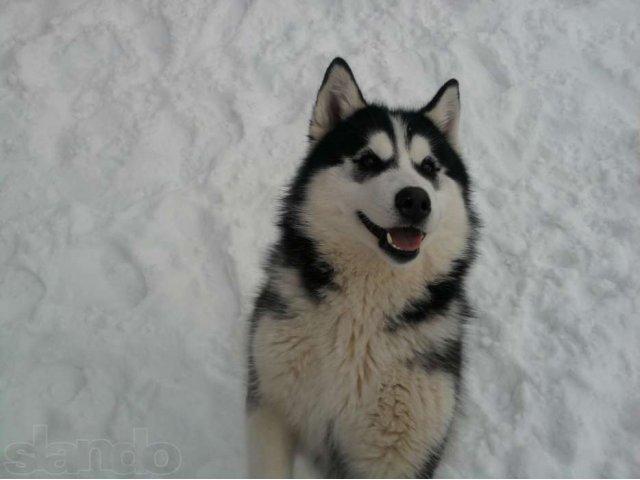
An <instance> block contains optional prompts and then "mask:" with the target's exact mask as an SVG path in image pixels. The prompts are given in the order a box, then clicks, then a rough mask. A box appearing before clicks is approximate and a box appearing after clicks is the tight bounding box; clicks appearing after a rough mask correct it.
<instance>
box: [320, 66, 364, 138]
mask: <svg viewBox="0 0 640 480" xmlns="http://www.w3.org/2000/svg"><path fill="white" fill-rule="evenodd" d="M366 105H367V103H366V102H365V100H364V97H363V96H362V92H360V88H359V87H358V84H357V83H356V80H355V78H353V73H351V69H350V68H349V65H347V62H345V61H344V60H343V59H342V58H340V57H337V58H335V59H334V60H333V61H332V62H331V64H330V65H329V68H327V71H326V73H325V74H324V79H323V80H322V86H321V87H320V90H319V91H318V97H317V98H316V104H315V106H314V107H313V114H312V115H311V122H310V125H309V139H310V140H311V141H312V142H317V141H318V140H320V139H321V138H322V137H324V136H325V135H326V134H327V133H328V132H329V131H330V130H332V129H333V128H334V127H335V126H336V125H337V124H338V123H340V122H341V121H342V120H344V119H345V118H347V117H349V116H351V115H352V114H354V113H355V112H356V111H358V110H360V109H361V108H364V107H365V106H366Z"/></svg>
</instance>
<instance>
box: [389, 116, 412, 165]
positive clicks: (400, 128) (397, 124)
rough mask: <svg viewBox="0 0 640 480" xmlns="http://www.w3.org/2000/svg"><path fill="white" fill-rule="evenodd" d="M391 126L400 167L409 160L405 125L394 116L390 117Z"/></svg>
mask: <svg viewBox="0 0 640 480" xmlns="http://www.w3.org/2000/svg"><path fill="white" fill-rule="evenodd" d="M391 125H393V134H394V135H395V137H396V146H397V148H398V152H397V155H398V164H399V165H402V164H403V163H406V162H408V160H409V152H408V151H407V134H406V125H405V124H404V123H403V122H402V120H400V119H399V118H398V117H396V116H395V115H392V116H391Z"/></svg>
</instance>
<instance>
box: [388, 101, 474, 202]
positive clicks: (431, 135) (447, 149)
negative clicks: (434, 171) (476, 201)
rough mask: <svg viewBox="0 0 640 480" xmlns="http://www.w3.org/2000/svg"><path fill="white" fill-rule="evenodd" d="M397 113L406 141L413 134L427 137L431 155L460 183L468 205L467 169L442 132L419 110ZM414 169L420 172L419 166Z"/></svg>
mask: <svg viewBox="0 0 640 480" xmlns="http://www.w3.org/2000/svg"><path fill="white" fill-rule="evenodd" d="M399 115H400V116H401V117H402V119H403V121H404V122H405V124H406V125H407V137H408V138H407V141H408V142H409V145H410V144H411V139H412V138H413V136H414V135H422V136H423V137H425V138H426V139H427V141H428V142H429V145H430V146H431V150H432V152H433V157H435V159H437V162H438V163H437V164H438V166H439V167H440V168H441V169H442V171H443V172H444V173H445V174H446V175H447V176H449V177H450V178H452V179H453V180H454V181H456V182H457V183H459V184H460V185H461V187H462V192H463V195H464V197H465V202H466V203H467V205H468V206H469V205H470V198H469V197H470V182H469V177H468V174H467V170H466V168H465V166H464V164H463V162H462V159H461V158H460V157H459V156H458V154H457V153H456V152H455V150H453V148H451V146H450V145H449V143H448V142H447V140H446V138H445V136H444V135H443V134H442V132H441V131H440V130H438V128H437V127H436V126H435V125H434V124H433V122H432V121H431V120H429V119H428V118H427V117H426V116H425V115H424V114H422V113H420V112H406V111H403V112H399ZM416 170H418V171H419V172H420V170H419V167H418V168H416ZM421 173H422V172H421ZM427 178H428V177H427Z"/></svg>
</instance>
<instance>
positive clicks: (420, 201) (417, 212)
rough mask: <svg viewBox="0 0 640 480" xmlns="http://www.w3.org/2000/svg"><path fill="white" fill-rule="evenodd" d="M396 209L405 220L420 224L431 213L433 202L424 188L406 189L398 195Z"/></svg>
mask: <svg viewBox="0 0 640 480" xmlns="http://www.w3.org/2000/svg"><path fill="white" fill-rule="evenodd" d="M396 208H397V209H398V211H399V212H400V215H401V216H402V218H404V219H405V220H408V221H410V222H411V223H420V222H422V221H423V220H424V219H425V218H427V216H429V213H431V200H430V199H429V194H428V193H427V192H426V191H424V190H423V189H422V188H420V187H405V188H403V189H402V190H400V191H399V192H398V193H397V194H396Z"/></svg>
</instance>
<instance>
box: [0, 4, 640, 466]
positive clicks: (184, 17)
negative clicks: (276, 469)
mask: <svg viewBox="0 0 640 480" xmlns="http://www.w3.org/2000/svg"><path fill="white" fill-rule="evenodd" d="M336 55H340V56H343V57H345V58H346V59H347V60H348V61H349V62H350V64H351V66H352V67H353V69H354V72H355V74H356V77H357V79H358V81H359V83H360V86H361V87H362V89H363V92H364V93H365V96H366V97H367V98H369V99H379V100H383V101H385V102H389V103H391V104H398V105H422V104H424V103H425V102H426V101H428V100H429V99H430V98H431V96H432V95H433V93H435V91H436V88H437V87H438V86H440V84H442V83H443V82H444V81H445V80H447V79H448V78H450V77H456V78H458V79H459V80H460V82H461V94H462V102H463V125H462V127H463V137H462V138H463V144H464V152H465V154H466V157H467V160H468V164H469V165H470V168H471V170H472V173H473V175H474V177H475V180H476V200H477V203H478V207H479V210H480V213H481V215H482V217H483V219H484V223H485V228H484V232H483V239H482V243H481V257H480V259H479V262H478V264H477V266H476V268H475V270H474V272H473V275H472V279H471V282H470V291H471V294H472V298H473V299H474V301H475V304H476V307H477V309H478V312H479V319H478V320H477V322H476V323H474V324H473V325H471V326H470V329H469V336H470V342H469V350H468V357H469V369H468V403H467V408H466V411H467V415H466V417H465V418H464V419H463V421H462V422H461V424H460V428H459V430H458V434H457V436H456V437H455V438H454V439H453V442H452V444H451V449H450V451H449V452H448V454H447V456H446V458H445V461H444V462H443V465H442V468H441V469H440V471H439V474H440V475H442V476H498V475H499V476H504V475H506V476H534V475H535V476H542V477H547V476H562V477H568V476H640V318H639V315H638V312H639V311H640V299H639V298H638V294H639V293H640V278H639V275H638V273H637V272H638V268H639V265H638V261H639V260H640V254H639V251H640V214H639V210H640V153H639V152H640V140H639V135H638V133H639V128H640V126H639V123H640V2H637V1H622V0H616V1H597V2H595V1H580V2H566V1H562V2H549V1H536V2H524V1H518V2H516V1H503V2H490V1H474V2H470V1H469V2H449V1H433V2H422V1H416V2H408V1H407V2H402V1H400V2H387V1H379V2H373V1H364V0H363V1H359V2H356V1H344V2H339V1H329V2H307V3H303V2H297V1H293V0H291V1H279V2H275V1H261V2H257V3H251V2H245V1H237V0H233V1H220V2H216V1H177V0H176V1H166V2H160V1H116V0H110V1H97V0H96V1H75V0H64V1H55V0H40V1H29V0H24V1H7V0H5V1H2V2H1V3H0V477H1V476H6V475H9V474H11V472H15V469H16V468H18V467H19V466H20V465H18V464H16V463H13V462H12V461H13V460H16V458H17V457H16V450H15V448H16V447H15V444H16V442H18V443H25V442H26V443H27V444H33V445H34V446H33V448H34V450H33V451H31V450H29V449H28V448H27V450H26V451H23V452H22V453H23V454H24V455H26V457H25V456H23V457H22V458H23V460H24V459H25V458H27V457H28V459H31V460H29V461H28V462H27V463H26V464H25V465H27V467H25V469H24V470H23V471H27V472H28V471H29V468H28V467H29V465H31V467H32V469H33V467H34V466H38V467H42V468H45V470H39V471H36V472H34V473H33V475H49V474H52V473H53V470H52V468H53V467H52V465H51V464H49V463H46V454H49V456H50V455H51V454H52V451H51V450H52V449H53V448H52V445H54V446H55V445H60V444H59V443H57V442H61V441H64V442H72V445H75V446H78V445H79V443H78V442H80V441H81V440H82V439H85V440H90V441H93V440H96V439H105V440H107V441H109V442H112V443H115V442H129V443H133V442H134V440H135V439H134V435H136V430H135V429H143V430H137V432H138V433H137V434H139V433H140V431H143V432H144V435H146V436H147V437H145V442H146V443H145V442H142V441H140V438H139V437H140V435H138V437H136V438H138V439H137V440H135V441H136V442H137V443H136V447H135V448H137V449H138V450H136V454H135V455H133V457H134V458H133V460H127V461H129V462H130V461H133V462H135V463H136V465H137V470H136V472H137V473H138V474H142V475H144V474H152V473H153V472H151V471H150V470H149V469H148V468H146V467H148V466H149V463H148V462H149V459H148V458H146V459H145V457H144V455H143V453H144V452H142V450H144V446H146V445H148V444H150V443H153V442H168V443H170V444H172V445H173V446H175V447H176V448H177V449H178V450H179V453H180V464H179V465H177V464H175V465H174V464H173V463H171V462H169V463H170V465H169V467H177V468H178V469H177V470H176V471H174V472H173V475H176V476H185V475H188V476H223V475H224V476H243V475H245V473H246V470H245V464H244V431H243V422H244V416H243V408H244V406H243V395H244V389H243V381H244V380H243V377H244V356H243V351H244V331H245V318H246V314H247V313H248V312H249V310H250V299H251V298H252V295H253V294H254V292H255V288H256V286H257V285H258V282H259V281H260V278H261V272H260V268H259V265H260V261H261V259H262V257H263V255H264V252H265V250H266V248H267V246H268V245H269V243H270V242H271V241H272V240H273V239H274V237H275V230H274V227H273V219H274V215H275V212H276V207H277V199H278V197H279V195H280V194H281V192H282V188H283V186H284V185H285V183H286V182H287V180H288V179H289V178H290V177H291V176H292V174H293V172H294V170H295V168H296V165H297V164H298V162H299V160H300V158H301V157H302V156H303V155H304V152H305V149H306V138H305V135H306V133H307V131H306V130H307V124H308V118H309V114H310V109H311V104H312V102H313V100H314V96H315V94H316V91H317V88H318V87H319V83H320V80H321V78H322V74H323V73H324V69H325V68H326V66H327V65H328V63H329V61H330V60H331V59H332V58H333V57H334V56H336ZM34 425H35V426H36V427H35V430H34ZM43 426H46V439H45V438H44V433H43V432H44V430H43V429H44V428H45V427H43ZM34 435H35V438H34ZM44 440H46V442H47V443H46V444H45V443H44ZM141 442H142V443H144V445H142V447H140V445H139V444H140V443H141ZM43 445H44V446H43ZM121 445H124V444H121ZM165 447H166V446H165ZM5 448H6V449H7V450H5ZM166 448H168V447H166ZM54 450H55V449H54ZM165 450H166V449H165ZM25 452H26V453H25ZM141 452H142V453H141ZM165 453H167V452H165ZM3 455H4V456H3ZM82 455H83V454H82V451H80V450H77V449H76V450H74V449H73V448H70V450H68V454H67V455H66V456H65V455H63V456H62V457H58V458H59V459H60V458H62V460H63V461H66V462H67V464H66V465H64V462H63V468H62V471H66V473H67V474H69V473H71V474H73V472H74V469H76V470H75V471H76V474H78V475H84V476H87V475H89V473H87V472H82V471H81V470H82V468H83V467H82V465H83V463H82V462H83V460H86V458H84V459H83V458H82ZM169 456H170V455H169V453H167V458H169ZM103 460H104V462H105V465H107V466H108V465H110V463H109V461H110V460H109V459H103ZM169 460H171V461H173V460H175V459H169ZM34 462H35V463H34ZM38 462H44V463H38ZM145 462H147V463H145ZM159 463H160V464H161V463H162V462H161V461H159ZM145 468H146V470H145ZM169 470H171V468H169ZM121 472H124V471H121ZM145 472H146V473H145ZM116 473H117V472H116ZM124 473H126V472H124ZM93 474H96V472H94V473H93ZM103 474H104V475H113V472H103Z"/></svg>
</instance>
